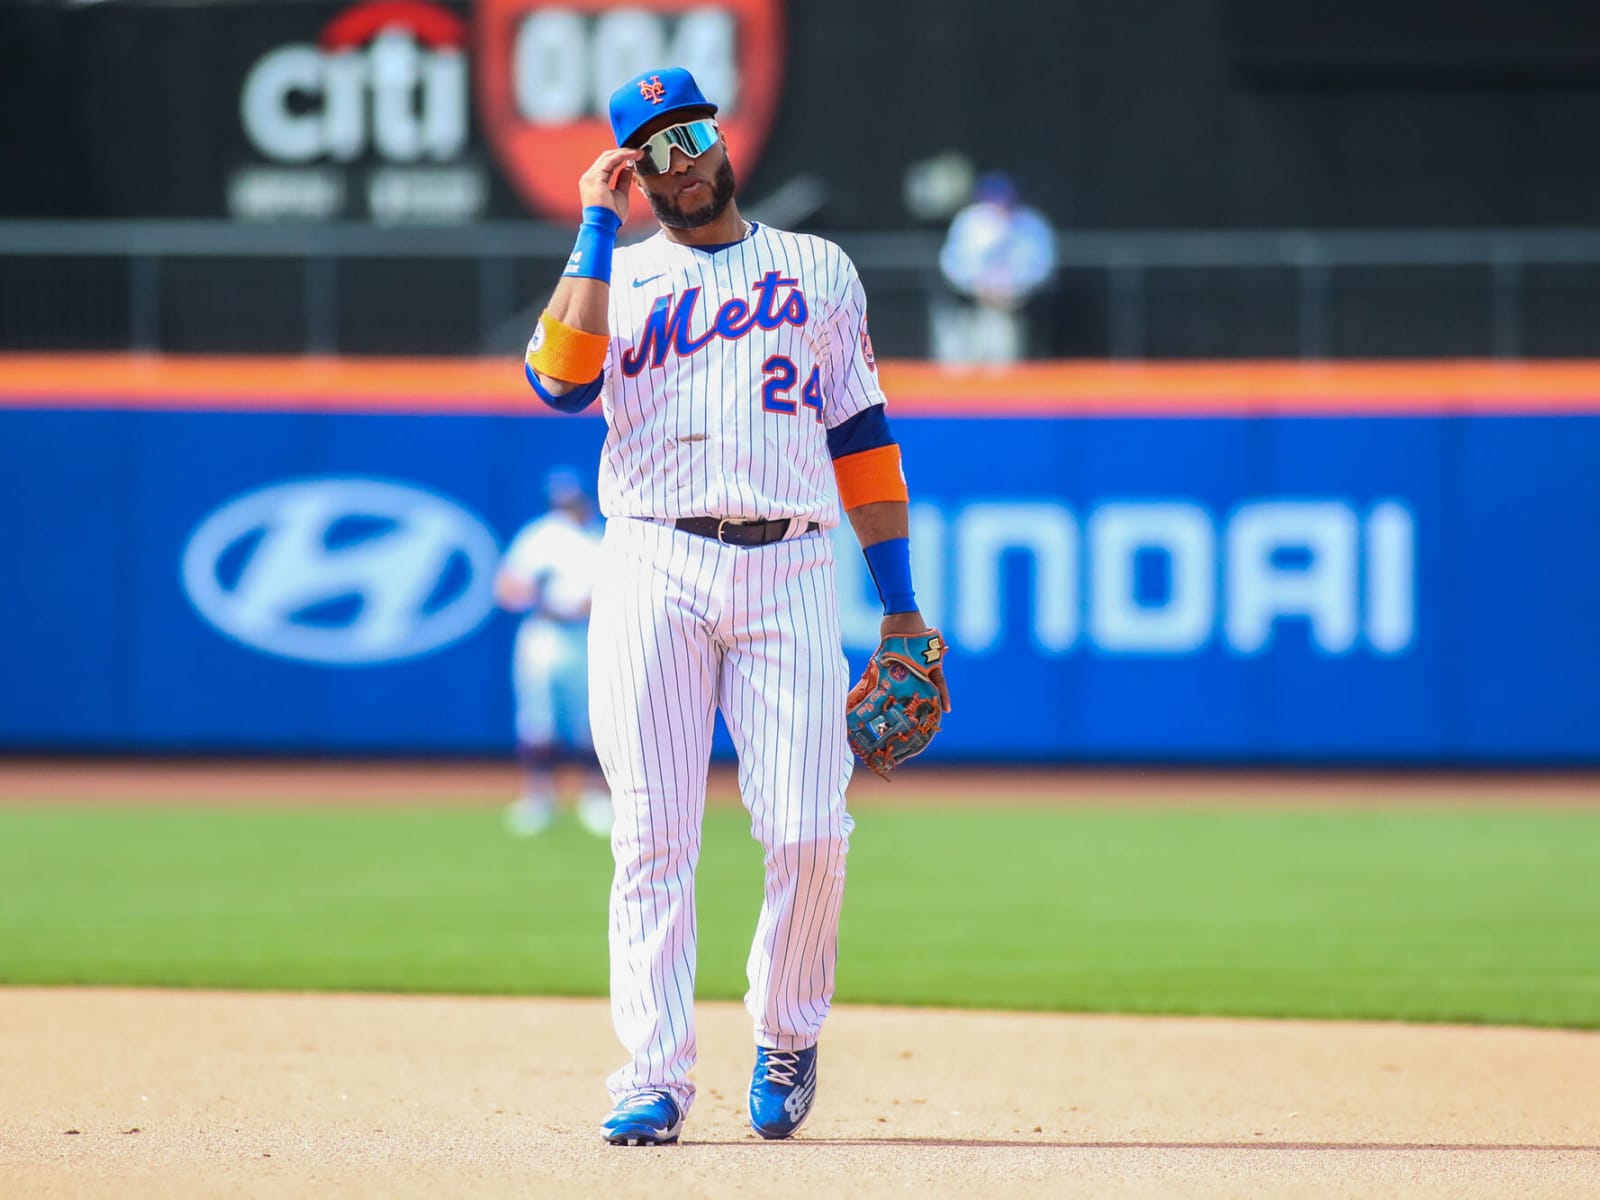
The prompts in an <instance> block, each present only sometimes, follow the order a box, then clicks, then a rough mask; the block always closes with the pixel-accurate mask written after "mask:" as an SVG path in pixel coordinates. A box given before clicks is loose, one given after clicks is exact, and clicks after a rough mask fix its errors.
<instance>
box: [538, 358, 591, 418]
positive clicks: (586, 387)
mask: <svg viewBox="0 0 1600 1200" xmlns="http://www.w3.org/2000/svg"><path fill="white" fill-rule="evenodd" d="M522 373H523V374H524V375H526V376H527V377H528V383H529V384H530V385H531V386H532V387H533V390H534V391H535V392H537V393H539V399H541V400H543V401H544V402H545V403H546V404H548V405H549V406H550V407H551V408H553V409H555V410H556V411H557V412H564V413H575V412H582V411H583V410H584V409H586V408H588V407H589V405H591V404H592V403H594V398H595V397H596V396H598V395H599V394H600V387H601V385H602V384H603V383H605V379H606V377H605V376H604V375H601V376H600V377H599V378H597V379H591V380H590V381H589V382H588V383H581V384H579V385H578V386H577V387H575V388H573V389H572V390H571V391H570V392H564V393H562V394H561V395H559V396H554V395H551V394H550V392H548V391H546V390H545V387H544V385H543V384H542V383H540V382H539V373H538V372H537V371H535V370H534V369H533V367H532V365H531V364H529V363H526V362H524V363H523V364H522Z"/></svg>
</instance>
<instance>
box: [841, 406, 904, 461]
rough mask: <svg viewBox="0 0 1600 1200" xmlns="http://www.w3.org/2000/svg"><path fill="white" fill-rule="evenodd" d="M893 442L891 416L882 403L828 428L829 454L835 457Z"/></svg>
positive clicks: (888, 444) (858, 452)
mask: <svg viewBox="0 0 1600 1200" xmlns="http://www.w3.org/2000/svg"><path fill="white" fill-rule="evenodd" d="M893 444H894V434H893V433H892V432H890V430H889V417H888V414H887V412H886V411H885V410H884V407H883V405H881V404H874V405H872V406H871V407H870V408H864V409H862V410H861V411H860V412H858V413H856V414H855V415H854V416H849V417H846V418H845V419H844V420H843V421H840V422H839V423H838V424H837V425H835V426H834V427H833V428H832V429H830V430H828V455H829V457H831V458H835V459H839V458H843V457H844V456H845V455H847V454H860V453H861V452H862V451H863V450H876V449H877V448H878V447H879V446H890V445H893Z"/></svg>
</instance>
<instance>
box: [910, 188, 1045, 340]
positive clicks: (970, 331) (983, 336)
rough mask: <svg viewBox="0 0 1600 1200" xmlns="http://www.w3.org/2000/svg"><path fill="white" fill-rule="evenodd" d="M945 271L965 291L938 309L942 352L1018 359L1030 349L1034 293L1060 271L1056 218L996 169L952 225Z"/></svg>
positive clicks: (942, 257) (942, 261) (936, 330)
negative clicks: (1028, 312) (1031, 203)
mask: <svg viewBox="0 0 1600 1200" xmlns="http://www.w3.org/2000/svg"><path fill="white" fill-rule="evenodd" d="M939 269H940V270H941V271H942V272H943V273H944V277H945V281H946V282H947V283H948V284H949V285H950V286H951V287H952V288H953V289H954V290H955V292H956V294H957V295H958V296H959V297H961V301H960V303H959V304H955V305H952V304H949V303H946V304H944V305H943V306H941V307H940V308H939V309H936V311H935V316H934V325H933V335H934V336H933V349H934V357H936V358H937V359H939V360H940V361H941V362H953V363H992V364H1000V363H1010V362H1015V361H1017V360H1018V359H1019V358H1022V357H1024V355H1025V354H1026V351H1027V326H1026V323H1025V321H1024V317H1025V307H1026V305H1027V301H1028V298H1029V297H1030V296H1031V295H1033V293H1034V292H1036V291H1038V289H1039V288H1040V287H1041V286H1042V285H1043V284H1044V283H1045V281H1046V280H1048V279H1049V278H1050V276H1051V274H1052V273H1053V272H1054V271H1055V269H1056V238H1055V233H1054V232H1053V231H1052V230H1051V228H1050V222H1049V221H1047V220H1046V219H1045V218H1044V215H1043V214H1042V213H1040V212H1039V211H1038V210H1037V209H1034V208H1029V207H1028V206H1027V205H1026V204H1023V203H1022V202H1021V201H1020V200H1019V199H1018V196H1017V185H1016V183H1015V182H1013V181H1012V179H1011V176H1009V175H1007V174H1005V173H1004V172H1001V171H991V172H989V173H988V174H986V175H984V176H983V177H982V178H981V179H979V180H978V186H977V188H976V190H975V192H974V197H973V202H972V203H971V204H969V205H968V206H967V207H966V208H963V209H962V210H961V211H960V212H958V213H957V214H956V216H955V219H954V220H953V221H951V223H950V232H949V234H948V235H947V236H946V238H945V243H944V248H943V249H942V250H941V251H940V252H939Z"/></svg>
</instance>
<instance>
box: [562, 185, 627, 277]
mask: <svg viewBox="0 0 1600 1200" xmlns="http://www.w3.org/2000/svg"><path fill="white" fill-rule="evenodd" d="M621 228H622V218H621V217H619V216H617V214H616V213H614V212H612V211H611V210H610V209H609V208H605V207H604V206H602V205H599V204H591V205H588V206H587V207H586V208H585V209H584V210H583V224H582V225H580V226H578V240H577V242H575V243H574V244H573V247H572V256H571V257H570V258H568V259H567V267H566V270H564V271H562V272H561V273H562V274H563V275H573V276H576V277H577V278H579V279H598V280H599V281H600V282H601V283H610V282H611V252H612V251H613V250H615V249H616V248H617V230H619V229H621Z"/></svg>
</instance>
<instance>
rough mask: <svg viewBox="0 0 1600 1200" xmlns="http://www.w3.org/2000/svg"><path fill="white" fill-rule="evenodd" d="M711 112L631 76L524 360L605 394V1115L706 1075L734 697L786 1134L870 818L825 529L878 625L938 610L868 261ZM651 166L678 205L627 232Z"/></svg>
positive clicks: (670, 1101) (600, 673) (683, 80)
mask: <svg viewBox="0 0 1600 1200" xmlns="http://www.w3.org/2000/svg"><path fill="white" fill-rule="evenodd" d="M716 113H717V106H716V105H715V104H713V103H711V102H710V101H709V100H707V99H706V97H705V96H704V95H703V94H702V92H701V90H700V88H699V86H698V85H697V84H696V82H695V81H694V79H693V78H692V77H691V76H690V75H689V73H688V72H687V71H685V70H682V69H681V68H675V67H673V68H664V69H661V70H657V71H649V72H646V73H645V74H643V75H640V76H638V77H637V78H635V79H631V80H629V81H628V82H627V83H625V84H623V85H622V86H621V87H620V88H618V89H617V90H616V92H614V93H613V94H612V96H611V101H610V117H611V127H612V131H613V132H614V133H615V135H616V140H617V148H616V149H610V150H606V151H605V152H604V153H602V154H601V155H600V156H599V157H598V158H597V159H595V161H594V164H593V165H592V166H591V167H590V168H589V169H588V170H587V171H586V172H584V174H583V175H582V177H581V178H580V179H579V181H578V188H579V192H580V194H581V197H582V200H583V205H584V216H583V224H582V226H581V227H580V229H579V231H578V239H577V244H576V245H575V246H574V248H573V251H572V256H571V258H570V259H569V260H568V262H567V266H566V269H565V271H564V272H563V274H562V277H561V279H560V281H559V283H558V284H557V286H556V289H555V292H554V294H553V295H552V297H551V299H550V303H549V306H548V307H547V308H546V309H545V311H544V313H543V315H542V316H541V317H540V319H539V325H538V328H537V330H536V331H535V332H534V334H533V337H532V339H531V340H530V342H529V344H528V353H527V360H526V374H527V377H528V380H529V382H530V383H531V384H532V386H533V387H534V389H535V390H536V391H537V392H538V393H539V395H540V396H541V397H542V398H543V399H544V400H545V401H546V402H547V403H549V404H551V405H553V406H555V407H556V408H558V409H562V410H566V411H577V410H579V409H581V408H583V407H585V406H586V405H588V404H590V403H591V402H592V401H593V400H594V399H595V398H596V397H599V398H600V401H601V405H602V408H603V411H604V413H605V418H606V424H607V433H606V441H605V447H604V450H603V451H602V454H601V462H600V507H601V510H602V512H604V514H605V516H606V518H607V520H606V531H605V538H604V542H603V545H602V548H601V556H600V558H601V561H600V569H599V573H598V575H597V582H596V589H595V597H594V613H593V618H592V621H591V623H590V628H589V653H590V672H591V678H590V684H591V688H592V701H591V713H592V717H593V721H594V729H595V746H596V749H597V750H598V752H599V755H600V763H601V766H602V767H603V768H604V770H605V774H606V779H607V781H608V782H609V783H610V785H611V792H612V796H613V799H614V801H615V804H616V810H617V820H616V825H615V827H614V829H613V831H612V837H611V845H612V850H613V854H614V857H615V860H616V872H615V875H614V877H613V882H612V887H611V919H610V920H611V933H610V946H611V1008H612V1019H613V1021H614V1023H615V1026H616V1031H617V1035H618V1037H619V1038H620V1039H621V1041H622V1044H623V1045H624V1047H626V1049H627V1052H628V1060H627V1062H626V1063H624V1064H623V1066H622V1067H621V1068H620V1069H618V1070H617V1071H616V1072H615V1073H614V1074H612V1075H611V1076H610V1078H609V1079H608V1080H607V1086H608V1089H609V1091H610V1093H611V1098H612V1102H613V1109H612V1112H611V1114H610V1116H609V1117H607V1118H606V1120H605V1122H604V1124H603V1125H602V1126H601V1132H602V1136H603V1137H604V1138H605V1139H606V1140H607V1141H609V1142H611V1143H612V1144H615V1145H653V1144H659V1143H665V1142H675V1141H676V1140H677V1139H678V1135H679V1131H680V1130H681V1129H682V1126H683V1119H684V1116H685V1114H687V1113H688V1111H689V1108H690V1106H691V1104H692V1103H693V1101H694V1094H695V1089H694V1085H693V1084H692V1083H690V1081H689V1070H690V1068H691V1067H692V1066H693V1065H694V1062H695V1053H696V1049H695V1030H694V1013H693V1000H694V988H695V904H694V878H695V864H696V860H697V858H698V855H699V852H700V826H701V819H702V816H703V814H704V809H705V785H706V774H707V764H708V759H709V756H710V751H711V729H712V717H713V713H714V711H715V710H716V709H717V708H719V707H720V708H721V710H722V714H723V717H724V719H725V721H726V722H727V726H728V730H729V732H730V734H731V735H732V737H733V742H734V747H735V749H736V750H737V752H738V757H739V789H740V793H741V795H742V798H743V801H744V804H745V807H746V808H747V809H749V812H750V823H751V830H752V832H753V833H754V835H755V837H756V838H757V839H758V840H759V841H760V842H761V844H762V847H763V848H764V850H765V864H766V897H765V902H764V903H763V905H762V907H761V913H760V916H759V918H758V920H757V924H756V932H755V939H754V942H753V944H752V946H751V949H750V958H749V963H748V976H749V991H748V993H747V995H746V998H745V1003H746V1007H747V1008H748V1009H749V1011H750V1015H751V1017H752V1018H753V1020H754V1023H755V1042H756V1050H755V1069H754V1072H753V1074H752V1078H751V1085H750V1101H749V1111H750V1121H751V1124H752V1126H753V1128H754V1129H755V1131H756V1132H757V1133H759V1134H760V1135H761V1136H762V1137H765V1138H785V1137H788V1136H789V1135H790V1134H792V1133H793V1132H794V1131H795V1130H796V1129H797V1128H798V1127H799V1125H800V1123H801V1122H802V1121H804V1120H805V1118H806V1115H807V1114H808V1113H809V1112H810V1110H811V1105H812V1101H813V1098H814V1097H815V1094H816V1085H817V1039H818V1035H819V1033H820V1031H821V1028H822V1022H823V1019H824V1017H826V1016H827V1013H828V1007H829V1004H830V1002H831V1000H832V997H833V990H834V959H835V950H836V946H837V933H838V923H839V906H840V901H841V898H842V895H843V891H844V871H845V852H846V849H847V847H848V844H849V837H850V831H851V828H852V821H851V818H850V815H849V814H848V813H847V812H846V811H845V785H846V784H847V783H848V782H849V779H850V772H851V767H852V760H851V757H850V752H849V749H848V747H847V744H846V730H845V721H844V712H845V699H846V694H847V692H848V690H849V686H850V684H849V680H848V678H847V675H846V665H845V660H844V656H843V654H842V653H841V650H840V640H839V611H838V601H837V598H836V595H835V592H834V572H833V559H832V554H831V541H830V539H829V538H828V537H827V536H826V531H827V530H828V529H829V528H830V527H832V526H833V525H835V524H837V522H838V520H839V514H840V511H841V508H842V509H843V510H844V511H846V512H847V513H848V514H849V516H850V519H851V523H852V524H853V526H854V527H855V531H856V534H857V536H858V538H859V540H860V542H861V544H862V546H863V547H864V548H865V555H866V558H867V562H868V563H869V565H870V566H871V568H872V572H873V575H874V578H875V579H876V581H877V584H878V589H879V591H880V592H881V593H882V597H883V606H884V612H885V614H886V615H885V616H884V619H883V629H884V632H885V633H886V634H889V633H902V632H903V633H910V634H922V633H924V632H925V631H926V630H927V625H926V623H925V622H924V621H923V620H922V618H921V616H920V615H919V614H918V612H917V607H916V600H915V596H914V593H913V589H912V581H911V570H910V560H909V554H908V545H907V540H906V528H907V526H906V500H907V494H906V485H905V479H904V475H903V474H902V472H901V469H900V450H899V447H898V446H897V445H896V443H895V442H894V439H893V438H892V437H891V435H890V430H889V425H888V422H887V420H886V419H885V416H884V397H883V392H882V390H881V389H880V387H879V385H878V378H877V372H876V367H875V365H874V363H873V357H872V343H871V340H870V339H869V337H868V335H867V320H866V298H865V295H864V293H863V291H862V288H861V282H860V280H859V278H858V277H857V275H856V270H855V267H854V265H853V264H852V263H851V262H850V260H849V259H848V258H847V257H846V256H845V255H844V253H843V252H842V251H841V250H840V249H839V248H838V247H837V246H835V245H833V244H832V243H830V242H827V241H824V240H823V239H821V238H816V237H810V236H807V235H804V234H794V233H786V232H784V231H782V230H778V229H773V228H770V227H768V226H764V225H758V224H754V223H752V222H749V221H746V220H745V219H744V218H743V217H741V216H740V215H739V208H738V205H737V204H736V203H735V201H734V192H735V181H734V172H733V165H732V161H731V158H730V155H729V148H728V145H727V143H726V142H725V141H724V140H723V137H722V135H721V133H720V132H719V131H718V127H717V122H716ZM635 187H637V188H638V189H639V190H640V191H642V192H643V193H644V196H645V198H646V199H647V200H648V201H649V203H650V206H651V208H652V210H653V211H654V214H655V217H656V220H657V221H658V222H659V224H660V226H661V229H660V231H659V232H658V233H656V234H655V235H654V236H652V237H650V238H648V239H647V240H645V241H643V242H641V243H639V244H637V245H631V246H626V247H620V248H619V247H617V246H616V244H615V242H616V234H617V230H618V228H619V227H620V226H621V224H622V222H623V220H625V219H626V217H627V214H628V207H629V201H630V192H631V191H632V189H633V188H635ZM934 645H935V647H936V648H937V646H938V643H937V642H935V643H934ZM930 661H936V660H930ZM933 673H934V677H935V678H936V680H937V684H938V694H939V702H940V703H942V704H943V706H944V708H945V709H946V710H948V707H949V693H948V691H947V690H946V688H945V685H944V680H943V674H942V672H940V671H939V670H938V668H937V666H935V667H934V668H933Z"/></svg>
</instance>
